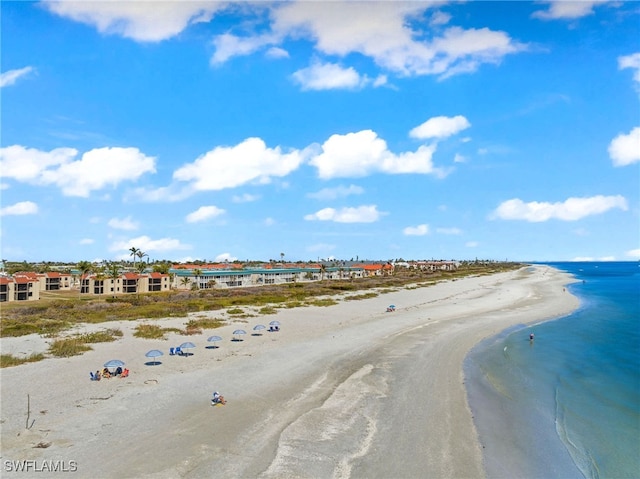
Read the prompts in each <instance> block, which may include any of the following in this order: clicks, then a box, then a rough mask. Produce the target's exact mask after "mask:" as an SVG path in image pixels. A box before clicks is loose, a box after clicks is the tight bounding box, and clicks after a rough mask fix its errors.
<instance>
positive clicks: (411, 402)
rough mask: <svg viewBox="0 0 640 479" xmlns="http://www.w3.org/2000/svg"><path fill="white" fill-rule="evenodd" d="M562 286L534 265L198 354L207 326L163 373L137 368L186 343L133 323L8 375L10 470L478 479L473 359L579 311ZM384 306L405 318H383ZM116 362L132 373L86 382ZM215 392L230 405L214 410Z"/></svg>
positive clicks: (394, 295) (345, 305)
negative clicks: (91, 346)
mask: <svg viewBox="0 0 640 479" xmlns="http://www.w3.org/2000/svg"><path fill="white" fill-rule="evenodd" d="M569 281H571V279H570V277H569V276H568V275H566V274H564V273H560V272H557V271H556V270H553V269H552V268H549V267H547V266H535V267H527V268H523V269H522V270H520V271H517V272H510V273H501V274H497V275H493V276H485V277H474V278H465V279H462V280H457V281H449V282H445V283H439V284H436V285H433V286H429V287H423V288H417V289H403V290H399V291H395V292H391V293H387V294H384V295H380V296H379V297H376V298H373V299H368V300H359V301H342V302H340V304H338V305H335V306H331V307H325V308H321V307H309V308H299V309H293V310H279V312H278V314H277V315H270V316H266V317H257V318H251V319H250V320H249V323H241V322H237V323H236V324H229V325H228V326H225V327H223V328H220V329H218V330H216V331H215V334H220V336H222V337H223V338H225V339H224V341H222V342H221V343H220V348H217V349H206V348H205V346H207V345H209V344H208V343H207V342H206V338H207V337H208V336H209V335H210V334H214V333H212V332H211V331H205V332H204V333H203V334H202V335H201V336H196V337H189V338H188V340H190V341H193V342H194V343H196V346H197V347H196V349H195V350H194V352H195V354H194V355H193V356H190V357H171V356H166V355H165V356H163V357H162V358H160V359H161V360H162V364H161V365H159V366H146V365H144V363H145V361H146V360H147V358H145V357H144V354H145V352H146V351H148V350H150V349H154V348H158V349H161V350H164V351H165V353H167V352H168V348H169V347H170V346H175V345H178V344H180V342H182V341H185V340H187V338H180V337H172V338H170V340H169V341H164V342H163V341H149V340H140V339H135V338H133V336H132V334H131V331H132V328H133V326H134V325H133V324H132V323H130V322H119V323H117V327H120V328H121V329H123V331H125V335H124V337H123V338H122V339H121V340H119V341H117V342H115V343H108V344H99V345H97V346H96V347H95V350H94V351H91V352H89V353H86V354H84V355H83V356H81V357H74V358H68V359H49V360H45V361H43V362H40V363H34V364H28V365H23V366H19V367H15V368H6V369H3V370H2V372H1V374H2V386H1V398H2V403H1V420H2V436H1V437H2V460H3V467H4V466H6V464H5V461H7V460H9V461H16V460H18V461H19V460H29V459H32V460H35V464H36V466H40V467H41V466H42V461H63V462H64V461H66V462H67V463H68V462H69V461H75V463H76V464H77V469H78V470H77V472H76V473H74V474H73V475H74V477H87V478H89V477H92V478H93V477H103V478H109V477H150V478H175V477H193V478H200V477H203V478H204V477H212V476H215V477H246V478H252V477H262V478H276V477H277V478H281V477H309V478H319V477H323V478H324V477H327V478H348V477H354V478H355V477H369V478H372V477H381V478H386V477H404V478H412V477H424V476H425V474H426V475H428V476H429V477H443V478H444V477H482V476H483V474H484V473H483V468H482V454H481V448H480V446H479V443H478V440H477V435H476V432H475V427H474V425H473V418H472V417H471V412H470V409H469V406H468V404H467V397H466V391H465V386H464V377H463V373H462V362H463V360H464V357H465V355H466V354H467V352H468V351H469V350H470V348H471V347H473V346H474V345H475V344H476V343H477V342H479V341H480V340H482V339H483V338H485V337H488V336H491V335H494V334H497V333H498V332H500V331H501V330H503V329H505V328H507V327H509V326H511V325H514V324H519V323H523V324H526V323H531V322H537V321H540V320H544V319H549V318H553V317H558V316H562V315H564V314H567V313H568V312H570V311H571V310H572V309H574V308H575V307H576V306H577V300H576V298H575V297H573V296H571V295H570V294H569V293H567V292H565V291H564V290H563V285H564V284H566V283H567V282H569ZM391 303H393V304H395V305H396V306H397V311H396V312H395V313H386V312H385V309H386V306H387V305H388V304H391ZM273 319H277V320H279V321H280V322H281V324H282V330H281V331H280V332H277V333H268V332H265V333H264V334H262V335H261V336H252V335H251V334H247V335H246V336H245V339H244V341H241V342H233V341H230V339H231V336H232V335H231V332H232V331H233V330H234V329H237V328H239V327H242V328H243V329H246V330H247V332H249V333H250V332H251V329H252V327H253V325H254V324H258V323H262V324H265V323H268V322H269V321H271V320H273ZM176 321H180V320H176V319H171V320H167V325H169V324H171V322H174V323H175V322H176ZM181 321H184V319H182V320H181ZM100 326H101V327H113V326H114V325H112V324H106V325H105V324H103V325H100ZM9 339H11V341H9ZM27 339H28V338H25V339H24V340H25V341H26V340H27ZM16 341H18V340H16V339H14V338H7V341H4V340H3V343H2V348H3V351H5V348H11V349H13V350H21V348H22V349H25V348H27V347H28V346H27V345H26V343H25V344H22V345H21V344H19V343H17V342H16ZM30 341H31V343H29V344H33V343H34V341H33V338H31V340H30ZM114 357H118V358H120V359H123V360H125V361H126V362H127V367H129V368H130V369H131V375H130V377H129V378H126V379H110V380H103V381H100V382H91V381H89V380H88V376H89V371H90V370H95V369H97V367H98V366H99V365H100V364H102V363H104V362H105V361H106V360H107V359H112V358H114ZM216 389H217V390H219V391H220V392H221V393H222V394H224V395H225V396H226V398H227V399H228V401H229V402H228V404H227V405H226V406H222V407H212V406H210V404H209V398H210V396H211V393H212V392H213V390H216ZM27 394H29V395H30V397H31V409H32V412H31V417H32V418H34V419H35V423H34V425H33V427H32V428H31V429H29V430H26V429H25V419H26V397H27ZM39 442H45V443H50V446H49V447H47V448H45V449H42V448H34V447H33V446H34V445H36V444H38V443H39ZM6 471H7V469H6V467H4V472H6ZM59 475H60V473H50V474H48V473H46V472H40V473H38V475H37V477H56V476H59ZM3 477H4V475H3ZM23 477H24V476H23Z"/></svg>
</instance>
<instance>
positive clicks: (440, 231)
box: [436, 228, 462, 235]
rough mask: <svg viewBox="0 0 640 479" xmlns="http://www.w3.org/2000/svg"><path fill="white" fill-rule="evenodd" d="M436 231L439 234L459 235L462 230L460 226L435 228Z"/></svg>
mask: <svg viewBox="0 0 640 479" xmlns="http://www.w3.org/2000/svg"><path fill="white" fill-rule="evenodd" d="M436 233H438V234H441V235H461V234H462V230H461V229H460V228H436Z"/></svg>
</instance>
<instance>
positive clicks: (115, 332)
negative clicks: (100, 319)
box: [79, 329, 123, 343]
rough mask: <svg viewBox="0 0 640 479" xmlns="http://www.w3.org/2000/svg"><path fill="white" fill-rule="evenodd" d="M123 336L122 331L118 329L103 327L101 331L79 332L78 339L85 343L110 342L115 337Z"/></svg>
mask: <svg viewBox="0 0 640 479" xmlns="http://www.w3.org/2000/svg"><path fill="white" fill-rule="evenodd" d="M122 336H123V334H122V331H120V330H119V329H105V330H103V331H95V332H93V333H86V334H81V335H80V336H79V339H81V340H82V341H84V342H85V343H110V342H111V341H115V340H116V339H117V338H121V337H122Z"/></svg>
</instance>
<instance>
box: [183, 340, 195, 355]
mask: <svg viewBox="0 0 640 479" xmlns="http://www.w3.org/2000/svg"><path fill="white" fill-rule="evenodd" d="M195 347H196V345H195V344H193V343H192V342H191V341H187V342H186V343H182V344H181V345H180V350H181V351H182V352H183V354H185V355H187V356H188V355H190V354H193V353H190V352H188V351H185V350H186V349H193V348H195Z"/></svg>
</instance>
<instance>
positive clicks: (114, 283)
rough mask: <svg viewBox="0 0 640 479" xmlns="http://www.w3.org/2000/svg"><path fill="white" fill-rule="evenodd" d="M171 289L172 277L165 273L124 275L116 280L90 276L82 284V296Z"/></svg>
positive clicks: (83, 278)
mask: <svg viewBox="0 0 640 479" xmlns="http://www.w3.org/2000/svg"><path fill="white" fill-rule="evenodd" d="M170 289H171V281H170V276H169V275H168V274H164V273H122V274H120V275H119V276H118V277H116V278H109V277H105V276H104V275H98V274H88V275H85V276H83V277H82V278H81V282H80V294H91V295H97V296H101V295H104V294H107V295H112V296H113V295H117V294H132V293H134V294H135V293H154V292H160V291H169V290H170Z"/></svg>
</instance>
